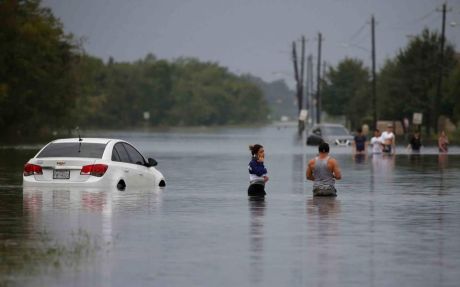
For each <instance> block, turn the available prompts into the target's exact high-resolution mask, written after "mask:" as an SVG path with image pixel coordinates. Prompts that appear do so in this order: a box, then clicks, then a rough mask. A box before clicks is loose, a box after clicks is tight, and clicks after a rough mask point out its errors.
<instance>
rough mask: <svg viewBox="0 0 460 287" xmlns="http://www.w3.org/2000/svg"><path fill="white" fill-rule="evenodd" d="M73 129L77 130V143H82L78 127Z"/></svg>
mask: <svg viewBox="0 0 460 287" xmlns="http://www.w3.org/2000/svg"><path fill="white" fill-rule="evenodd" d="M75 129H76V130H77V134H78V141H79V142H81V141H83V139H82V138H81V136H80V128H79V127H76V128H75Z"/></svg>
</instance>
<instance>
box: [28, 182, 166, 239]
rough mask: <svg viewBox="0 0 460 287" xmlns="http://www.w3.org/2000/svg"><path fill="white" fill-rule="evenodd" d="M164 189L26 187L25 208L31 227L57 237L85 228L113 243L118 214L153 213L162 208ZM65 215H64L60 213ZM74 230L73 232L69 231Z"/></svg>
mask: <svg viewBox="0 0 460 287" xmlns="http://www.w3.org/2000/svg"><path fill="white" fill-rule="evenodd" d="M163 190H164V188H160V187H152V188H150V189H127V190H124V191H120V190H118V189H117V188H115V187H114V188H107V189H101V188H93V189H77V188H75V189H72V188H68V189H54V188H43V187H42V188H38V187H33V188H32V187H24V188H23V210H24V215H25V216H27V217H28V219H29V221H28V222H29V224H30V225H31V226H30V227H31V228H36V229H37V228H38V229H45V230H47V232H48V233H51V234H53V235H55V236H56V237H57V238H61V237H62V236H64V237H65V236H68V235H69V234H70V233H72V232H73V231H75V230H80V229H82V228H83V229H85V230H87V231H88V232H90V233H92V234H97V235H99V236H102V239H103V241H104V242H112V241H113V238H114V234H113V232H112V230H113V228H112V226H113V225H114V224H116V222H114V215H123V214H124V213H132V212H133V211H136V210H143V211H147V212H152V211H155V210H158V209H159V208H160V207H161V198H162V192H163ZM60 215H62V216H60ZM69 231H70V233H69Z"/></svg>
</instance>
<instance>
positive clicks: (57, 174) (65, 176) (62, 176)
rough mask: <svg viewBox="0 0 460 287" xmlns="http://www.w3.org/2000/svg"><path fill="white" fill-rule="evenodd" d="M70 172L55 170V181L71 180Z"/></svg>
mask: <svg viewBox="0 0 460 287" xmlns="http://www.w3.org/2000/svg"><path fill="white" fill-rule="evenodd" d="M69 178H70V170H68V169H55V170H53V179H69Z"/></svg>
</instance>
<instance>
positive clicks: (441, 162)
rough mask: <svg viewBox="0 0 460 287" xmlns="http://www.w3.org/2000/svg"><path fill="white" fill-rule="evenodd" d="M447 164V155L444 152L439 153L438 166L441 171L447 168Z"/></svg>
mask: <svg viewBox="0 0 460 287" xmlns="http://www.w3.org/2000/svg"><path fill="white" fill-rule="evenodd" d="M448 164H449V157H448V155H447V154H446V153H440V154H439V155H438V166H439V169H440V170H441V171H442V170H444V169H446V168H447V166H448Z"/></svg>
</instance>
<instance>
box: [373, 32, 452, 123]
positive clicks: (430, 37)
mask: <svg viewBox="0 0 460 287" xmlns="http://www.w3.org/2000/svg"><path fill="white" fill-rule="evenodd" d="M440 42H441V37H440V35H438V34H437V33H436V32H430V31H429V30H427V29H425V30H424V31H423V32H422V33H421V35H419V36H417V37H415V38H413V39H412V40H411V41H410V42H409V44H408V46H407V47H406V48H405V49H402V50H401V51H400V52H399V54H398V55H397V57H396V59H395V60H394V61H388V62H387V63H386V64H385V66H384V67H383V68H382V71H381V75H380V79H379V93H378V95H379V103H380V104H379V111H380V115H381V116H382V117H385V118H388V119H403V118H404V117H407V118H409V119H410V118H411V117H412V113H414V112H422V113H423V114H424V121H425V125H426V127H427V131H428V132H429V131H430V129H431V128H434V127H435V126H434V125H433V124H435V121H433V119H432V117H433V116H434V115H435V114H438V113H436V111H434V107H435V100H436V96H437V94H436V84H437V81H438V76H439V65H440V64H441V63H440V61H439V60H440V49H439V47H440ZM455 62H456V61H455V58H454V50H453V48H452V45H450V44H447V45H446V49H445V52H444V67H443V72H444V75H443V76H444V77H446V76H447V75H449V74H450V73H451V71H452V69H453V67H454V66H455ZM443 100H444V99H441V101H443ZM441 105H443V103H441ZM448 116H449V115H448Z"/></svg>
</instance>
